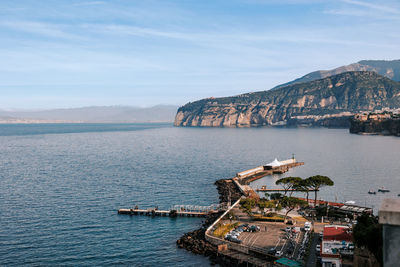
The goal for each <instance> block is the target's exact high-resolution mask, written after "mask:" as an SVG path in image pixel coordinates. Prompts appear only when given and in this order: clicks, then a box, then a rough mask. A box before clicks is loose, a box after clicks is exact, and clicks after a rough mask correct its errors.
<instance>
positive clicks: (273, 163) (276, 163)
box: [266, 158, 282, 167]
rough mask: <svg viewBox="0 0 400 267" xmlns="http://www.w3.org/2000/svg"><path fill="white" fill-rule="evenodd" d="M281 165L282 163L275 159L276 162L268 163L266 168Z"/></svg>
mask: <svg viewBox="0 0 400 267" xmlns="http://www.w3.org/2000/svg"><path fill="white" fill-rule="evenodd" d="M281 165H282V163H280V162H279V161H278V159H277V158H275V160H274V161H273V162H270V163H268V164H267V165H266V166H270V167H279V166H281Z"/></svg>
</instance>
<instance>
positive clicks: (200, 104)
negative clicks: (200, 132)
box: [174, 71, 400, 127]
mask: <svg viewBox="0 0 400 267" xmlns="http://www.w3.org/2000/svg"><path fill="white" fill-rule="evenodd" d="M385 107H389V108H399V107H400V83H399V82H396V81H393V80H390V79H388V78H386V77H383V76H381V75H379V74H377V73H375V72H369V71H361V72H346V73H342V74H338V75H334V76H330V77H327V78H324V79H320V80H315V81H311V82H306V83H299V84H293V85H288V86H285V87H282V88H279V89H275V90H269V91H261V92H254V93H247V94H242V95H238V96H233V97H222V98H207V99H202V100H199V101H195V102H192V103H188V104H186V105H184V106H182V107H180V108H179V109H178V112H177V114H176V117H175V122H174V125H175V126H217V127H218V126H225V127H232V126H233V127H249V126H261V125H285V124H288V122H290V123H291V122H293V121H299V122H302V121H307V122H308V124H310V123H311V124H313V125H314V124H315V122H318V121H327V120H328V121H329V120H332V119H333V120H335V119H337V118H341V117H349V116H351V115H352V114H353V113H356V112H359V111H371V110H376V109H382V108H385ZM345 121H346V122H347V120H345ZM290 123H289V124H290ZM317 124H318V123H317ZM324 126H329V125H324ZM343 126H344V125H343Z"/></svg>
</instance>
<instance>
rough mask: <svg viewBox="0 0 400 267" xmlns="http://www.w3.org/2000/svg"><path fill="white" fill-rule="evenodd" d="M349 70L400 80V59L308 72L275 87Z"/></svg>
mask: <svg viewBox="0 0 400 267" xmlns="http://www.w3.org/2000/svg"><path fill="white" fill-rule="evenodd" d="M349 71H373V72H376V73H378V74H380V75H382V76H385V77H387V78H389V79H391V80H394V81H400V60H362V61H359V62H357V63H353V64H350V65H346V66H341V67H339V68H336V69H333V70H318V71H314V72H311V73H308V74H306V75H304V76H303V77H301V78H298V79H295V80H293V81H291V82H288V83H284V84H281V85H278V86H276V87H274V88H273V89H278V88H282V87H285V86H288V85H292V84H296V83H304V82H311V81H315V80H318V79H323V78H326V77H329V76H333V75H337V74H340V73H344V72H349Z"/></svg>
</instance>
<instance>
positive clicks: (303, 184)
mask: <svg viewBox="0 0 400 267" xmlns="http://www.w3.org/2000/svg"><path fill="white" fill-rule="evenodd" d="M310 187H311V184H310V180H309V179H303V180H301V181H300V182H299V183H298V184H296V185H295V186H294V189H296V190H299V191H301V192H304V193H306V199H307V203H308V198H309V193H310Z"/></svg>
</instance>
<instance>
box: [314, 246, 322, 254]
mask: <svg viewBox="0 0 400 267" xmlns="http://www.w3.org/2000/svg"><path fill="white" fill-rule="evenodd" d="M315 251H316V252H318V253H319V252H321V245H317V247H316V248H315Z"/></svg>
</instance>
